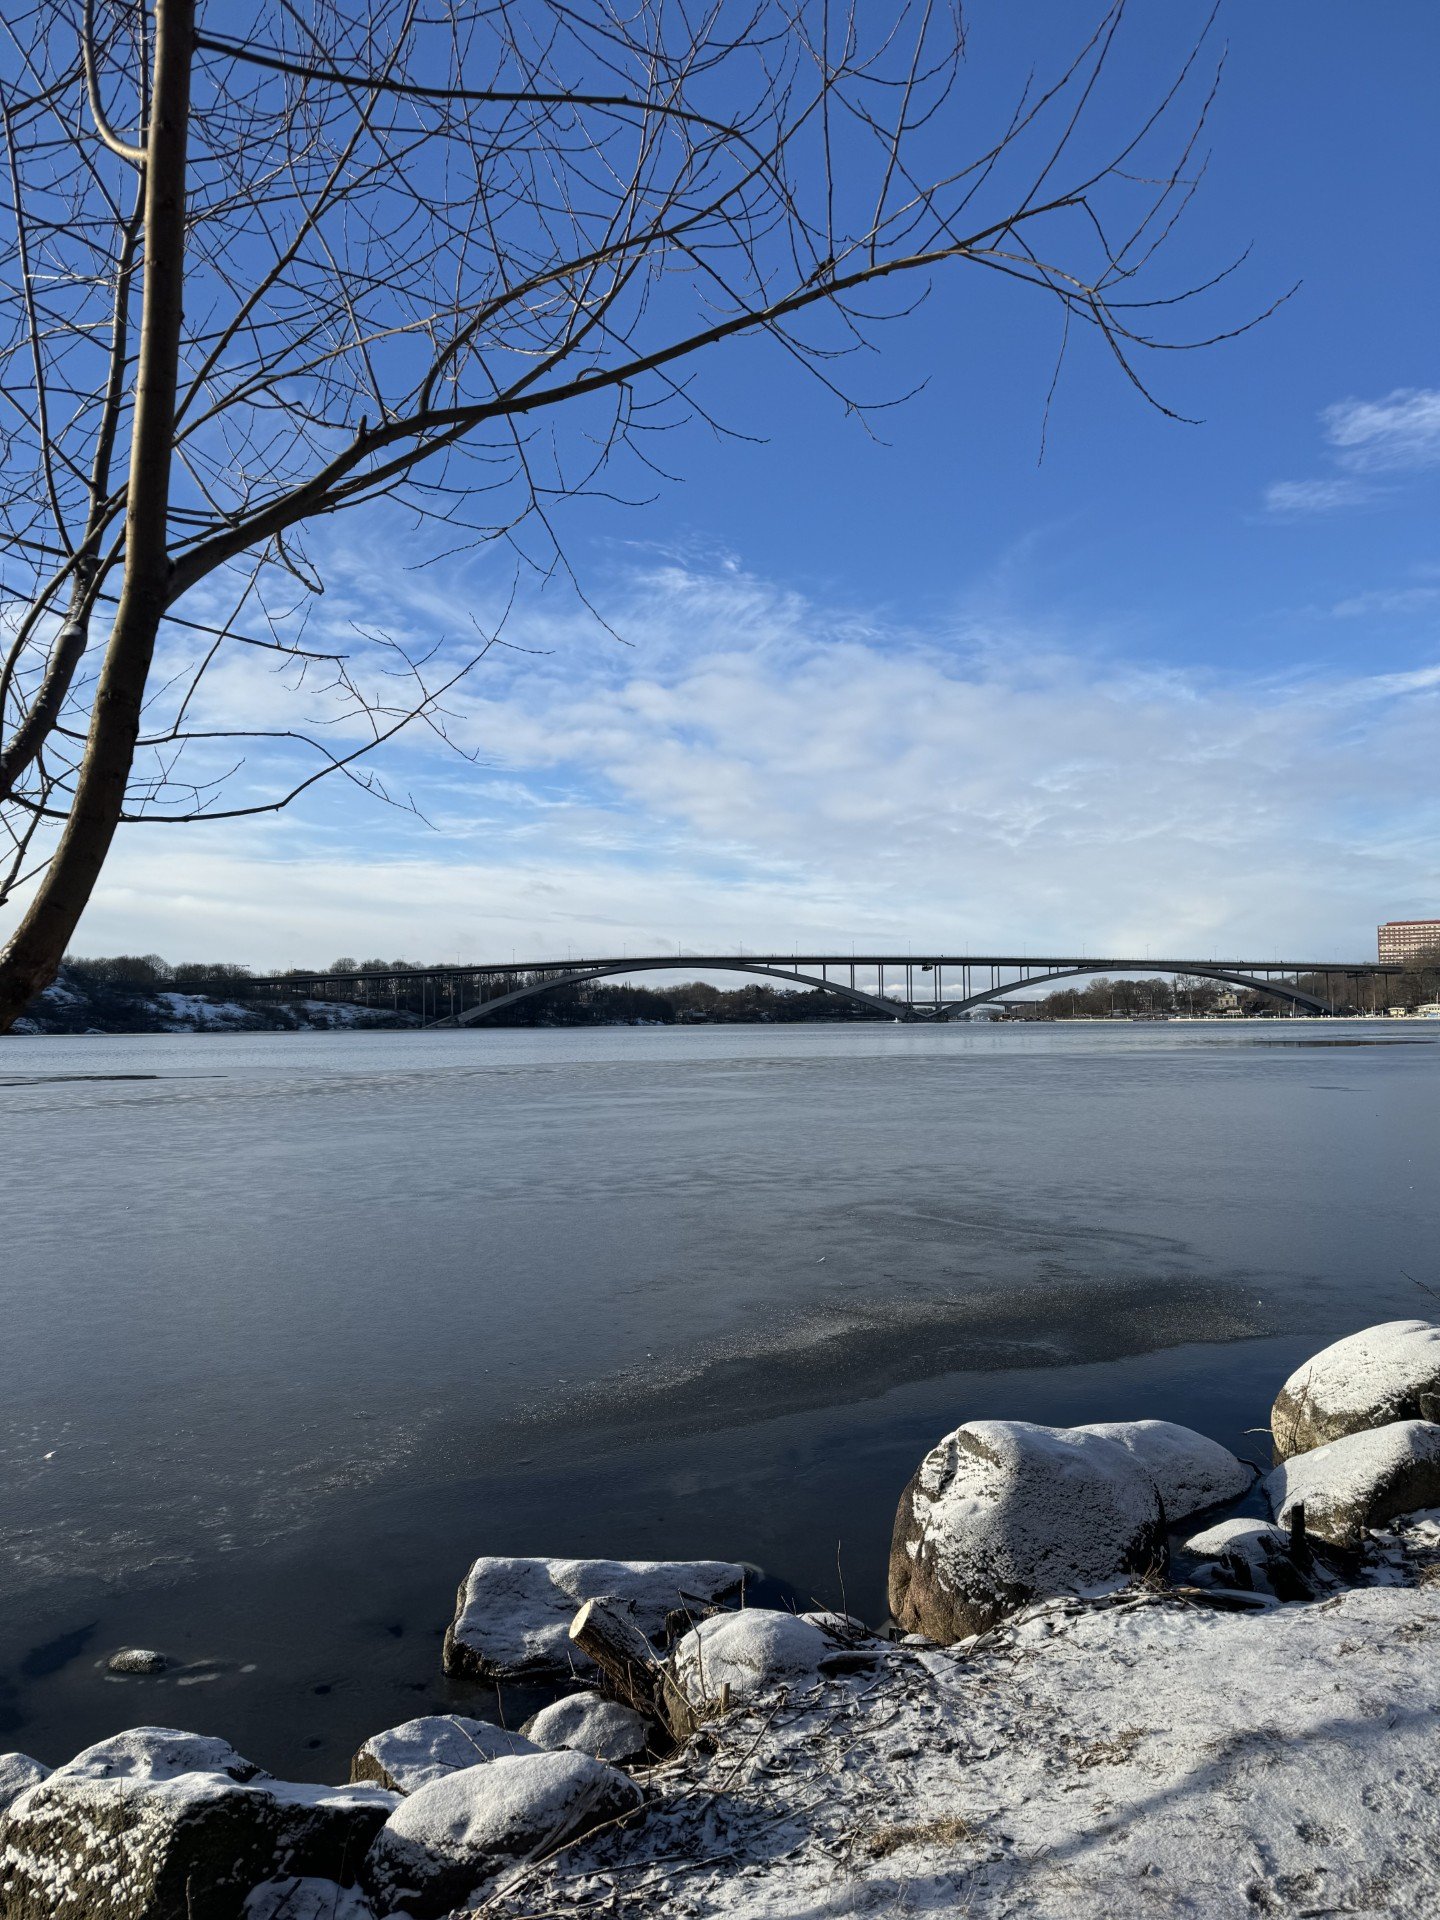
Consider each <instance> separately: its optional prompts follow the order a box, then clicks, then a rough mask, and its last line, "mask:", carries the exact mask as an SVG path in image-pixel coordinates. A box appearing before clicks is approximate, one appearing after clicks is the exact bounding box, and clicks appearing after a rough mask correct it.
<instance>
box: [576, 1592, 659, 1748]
mask: <svg viewBox="0 0 1440 1920" xmlns="http://www.w3.org/2000/svg"><path fill="white" fill-rule="evenodd" d="M570 1638H571V1639H572V1640H573V1641H574V1642H575V1644H576V1646H577V1647H578V1648H579V1649H580V1651H581V1652H582V1653H585V1654H588V1655H589V1656H590V1658H591V1659H592V1660H593V1661H594V1662H595V1664H596V1666H597V1667H598V1668H599V1669H600V1686H601V1690H602V1692H605V1693H608V1694H610V1695H611V1696H612V1698H614V1699H616V1700H618V1701H620V1703H621V1704H622V1705H623V1706H627V1707H633V1708H634V1709H635V1711H636V1713H643V1714H644V1715H645V1716H646V1717H647V1718H648V1719H654V1718H655V1717H656V1715H657V1714H659V1713H660V1711H661V1705H662V1700H663V1695H664V1691H665V1681H664V1673H663V1670H662V1668H661V1665H660V1662H659V1661H658V1660H657V1659H656V1658H655V1653H654V1649H653V1648H652V1647H651V1645H650V1642H649V1641H648V1640H647V1639H646V1638H645V1636H644V1634H643V1633H642V1632H641V1631H640V1629H639V1628H638V1627H637V1626H636V1625H635V1622H634V1621H633V1620H631V1619H630V1618H629V1616H628V1615H627V1614H624V1613H621V1612H620V1610H619V1609H618V1608H616V1607H610V1606H607V1605H606V1604H605V1602H604V1601H603V1600H587V1601H586V1602H585V1604H584V1606H583V1607H581V1609H580V1611H579V1612H578V1613H577V1614H576V1616H575V1618H574V1619H573V1620H572V1621H571V1623H570Z"/></svg>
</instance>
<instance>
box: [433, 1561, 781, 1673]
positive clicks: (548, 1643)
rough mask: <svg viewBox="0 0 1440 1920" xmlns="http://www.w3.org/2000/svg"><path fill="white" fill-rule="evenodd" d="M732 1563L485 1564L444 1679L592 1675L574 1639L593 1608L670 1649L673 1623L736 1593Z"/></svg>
mask: <svg viewBox="0 0 1440 1920" xmlns="http://www.w3.org/2000/svg"><path fill="white" fill-rule="evenodd" d="M744 1579H745V1569H744V1568H743V1567H741V1566H738V1565H736V1564H735V1563H734V1562H733V1561H728V1560H524V1559H505V1558H500V1557H498V1556H494V1555H487V1556H486V1557H485V1558H483V1559H480V1560H477V1561H476V1562H475V1564H474V1565H473V1566H472V1567H471V1569H470V1571H469V1573H468V1574H466V1576H465V1579H464V1582H463V1583H462V1585H461V1588H460V1592H459V1595H458V1597H457V1599H456V1603H455V1618H454V1620H453V1621H452V1622H451V1624H450V1627H449V1629H448V1630H447V1632H446V1635H445V1656H444V1658H445V1671H446V1672H447V1673H450V1674H458V1675H460V1676H462V1677H463V1678H465V1679H469V1680H519V1679H526V1680H530V1679H558V1678H563V1677H564V1676H565V1675H567V1674H570V1673H576V1672H583V1673H588V1672H590V1671H592V1668H591V1663H590V1662H589V1661H588V1660H587V1659H586V1657H585V1655H584V1654H582V1653H581V1652H580V1650H579V1648H578V1647H576V1646H575V1644H574V1642H573V1641H572V1640H571V1639H570V1622H571V1621H572V1620H573V1619H574V1617H575V1614H576V1612H577V1611H578V1610H579V1608H580V1607H581V1606H583V1605H584V1603H585V1602H586V1601H587V1600H605V1601H608V1602H609V1603H610V1604H611V1605H612V1606H616V1607H619V1608H621V1609H623V1610H624V1611H625V1612H627V1613H628V1614H629V1616H630V1618H631V1619H632V1620H633V1621H634V1623H635V1625H636V1626H637V1627H639V1629H640V1631H641V1632H642V1633H643V1634H644V1635H645V1636H646V1638H647V1639H649V1640H651V1641H653V1642H656V1643H663V1642H664V1640H665V1639H666V1636H667V1634H668V1633H669V1631H670V1630H671V1628H672V1625H673V1623H674V1622H676V1621H678V1622H679V1623H680V1624H681V1625H682V1626H683V1625H688V1624H689V1616H691V1615H696V1614H705V1613H708V1612H709V1611H710V1609H711V1608H712V1607H714V1606H716V1605H717V1604H718V1603H719V1602H720V1601H722V1600H724V1599H727V1598H729V1597H730V1596H731V1595H732V1594H735V1593H738V1592H739V1590H740V1588H741V1586H742V1585H743V1583H744Z"/></svg>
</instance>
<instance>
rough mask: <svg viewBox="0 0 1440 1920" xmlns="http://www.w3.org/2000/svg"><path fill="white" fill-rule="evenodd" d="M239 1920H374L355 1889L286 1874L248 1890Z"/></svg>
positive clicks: (359, 1893) (371, 1911)
mask: <svg viewBox="0 0 1440 1920" xmlns="http://www.w3.org/2000/svg"><path fill="white" fill-rule="evenodd" d="M241 1920H376V1916H375V1909H374V1908H373V1907H372V1906H371V1904H370V1902H369V1901H368V1900H367V1899H366V1898H365V1895H364V1894H363V1893H362V1892H361V1890H360V1888H359V1887H342V1886H341V1885H340V1884H339V1882H338V1881H335V1880H316V1879H314V1878H313V1877H312V1878H306V1879H302V1878H300V1877H299V1876H297V1875H295V1874H287V1875H286V1876H285V1877H284V1878H283V1879H281V1880H265V1881H262V1883H261V1884H260V1885H259V1886H258V1887H255V1888H253V1889H252V1890H251V1893H250V1896H249V1898H248V1899H247V1900H246V1902H245V1905H244V1907H243V1909H242V1910H241Z"/></svg>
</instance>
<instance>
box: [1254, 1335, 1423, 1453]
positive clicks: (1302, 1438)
mask: <svg viewBox="0 0 1440 1920" xmlns="http://www.w3.org/2000/svg"><path fill="white" fill-rule="evenodd" d="M1432 1396H1434V1398H1435V1399H1436V1401H1437V1402H1440V1326H1435V1325H1433V1324H1432V1323H1431V1322H1430V1321H1429V1320H1385V1321H1382V1322H1381V1323H1380V1325H1379V1326H1374V1327H1364V1328H1362V1329H1361V1331H1360V1332H1359V1333H1351V1334H1347V1335H1346V1337H1345V1339H1343V1340H1337V1341H1336V1342H1335V1344H1334V1345H1333V1346H1329V1347H1326V1348H1324V1349H1323V1350H1322V1351H1321V1352H1320V1353H1317V1354H1316V1355H1315V1357H1314V1359H1313V1360H1307V1361H1306V1362H1305V1364H1304V1366H1303V1367H1297V1368H1296V1370H1295V1372H1294V1373H1292V1374H1291V1376H1290V1378H1289V1379H1288V1380H1287V1381H1286V1382H1285V1384H1284V1386H1283V1387H1282V1388H1281V1389H1280V1391H1279V1393H1278V1394H1277V1395H1276V1398H1275V1405H1274V1407H1273V1408H1272V1409H1271V1412H1270V1438H1271V1444H1272V1446H1273V1447H1274V1449H1275V1458H1276V1460H1277V1462H1278V1461H1281V1460H1288V1459H1289V1458H1290V1456H1291V1455H1292V1454H1296V1453H1308V1452H1309V1450H1310V1449H1311V1448H1312V1447H1323V1446H1324V1445H1326V1443H1327V1442H1329V1441H1331V1440H1342V1439H1344V1437H1345V1435H1346V1434H1347V1433H1365V1432H1368V1431H1369V1429H1370V1428H1372V1427H1388V1426H1391V1425H1393V1423H1394V1422H1395V1421H1397V1420H1418V1419H1426V1418H1431V1417H1433V1414H1434V1411H1435V1409H1434V1407H1432V1406H1431V1405H1430V1404H1429V1403H1430V1401H1431V1399H1432ZM1422 1401H1423V1402H1425V1403H1426V1404H1423V1405H1422Z"/></svg>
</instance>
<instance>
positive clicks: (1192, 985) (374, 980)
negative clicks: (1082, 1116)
mask: <svg viewBox="0 0 1440 1920" xmlns="http://www.w3.org/2000/svg"><path fill="white" fill-rule="evenodd" d="M65 965H66V966H67V967H68V968H69V970H70V972H71V973H72V974H74V975H76V976H77V977H79V978H80V979H82V980H84V981H87V982H89V983H90V984H91V985H92V986H94V987H100V988H112V989H113V988H115V987H126V986H129V987H138V988H140V989H141V990H143V991H148V992H165V991H167V990H170V991H180V992H191V991H194V990H196V989H197V988H202V987H203V988H205V989H208V990H210V991H211V992H215V991H216V990H217V989H218V990H221V991H223V993H224V995H225V996H226V997H227V998H231V999H237V1000H243V999H246V998H248V997H252V996H255V995H259V994H263V995H264V996H265V997H266V998H268V999H273V998H275V997H276V996H277V990H283V988H284V986H285V983H286V982H287V981H288V980H290V979H292V978H293V979H295V981H296V985H295V989H294V997H297V998H298V997H301V996H304V997H307V998H313V997H317V996H318V997H321V998H333V999H343V1000H347V1001H349V1000H354V1001H358V1002H359V1003H360V1004H362V1005H367V1006H372V1007H388V1008H390V1009H391V1010H392V1011H393V1012H396V1013H409V1014H413V1015H414V1016H415V1017H416V1018H417V1019H420V1020H434V1019H439V1018H441V1017H443V1016H444V1015H446V1014H449V1013H456V1012H460V1011H464V1010H468V1009H469V1008H471V1007H474V1006H476V1005H477V1004H478V1003H479V1002H480V1001H481V1000H484V999H495V998H499V997H501V996H502V995H504V994H508V993H511V992H513V991H515V990H516V989H517V988H520V987H524V986H530V985H535V984H538V983H539V982H540V981H541V980H543V979H544V978H545V976H544V975H543V974H537V973H527V972H522V971H519V970H517V971H516V972H515V973H513V974H505V975H502V976H499V977H497V976H495V975H494V974H487V975H482V974H479V973H476V974H466V973H465V972H464V971H463V970H462V971H459V972H456V973H454V974H452V975H450V976H449V977H448V978H447V979H445V980H439V981H437V980H432V979H427V978H426V977H425V972H426V969H425V965H424V963H422V962H420V961H417V960H385V959H369V960H355V959H352V958H350V957H349V956H348V955H345V956H342V957H341V958H339V959H338V960H333V961H331V963H330V965H329V966H328V967H326V968H323V969H320V970H319V971H321V972H323V973H326V974H329V975H332V976H334V985H333V986H328V987H327V985H325V984H321V985H320V986H318V987H317V986H316V984H315V971H316V970H315V969H300V968H291V969H288V970H282V969H272V970H271V971H270V972H268V973H256V972H254V971H253V970H252V969H251V968H249V967H245V966H239V965H237V964H236V963H235V962H233V961H228V960H206V961H201V960H182V961H178V962H176V963H174V964H173V965H172V963H171V962H170V961H168V960H165V959H162V957H161V956H160V955H159V954H158V953H146V954H112V955H109V956H107V957H104V958H100V959H86V958H84V957H81V956H74V957H67V959H66V962H65ZM356 974H365V975H369V976H370V978H368V979H366V980H365V981H363V982H361V983H360V984H358V985H357V984H355V982H354V980H353V976H355V975H356ZM1293 984H1294V985H1296V986H1298V987H1299V988H1301V990H1302V991H1304V992H1307V993H1313V994H1314V995H1315V996H1316V997H1317V998H1318V999H1320V1000H1323V1001H1326V1002H1327V1004H1329V1005H1331V1006H1332V1008H1333V1010H1334V1011H1335V1012H1337V1013H1383V1012H1385V1011H1386V1010H1387V1009H1388V1008H1390V1007H1404V1008H1406V1009H1411V1008H1414V1007H1418V1006H1422V1005H1424V1004H1426V1003H1427V1002H1432V1001H1437V1000H1440V952H1436V953H1433V954H1422V955H1420V956H1419V957H1418V958H1416V959H1415V960H1413V961H1411V962H1409V963H1408V964H1407V965H1406V967H1405V969H1404V971H1403V972H1401V973H1396V974H1388V975H1385V976H1383V977H1380V978H1375V977H1362V978H1359V979H1356V980H1342V979H1341V978H1340V977H1338V976H1336V977H1335V978H1333V979H1330V980H1326V979H1325V977H1324V976H1323V975H1318V974H1317V975H1308V974H1302V975H1300V976H1298V977H1297V978H1296V980H1295V981H1294V983H1293ZM1282 1006H1283V1003H1282V1002H1280V1001H1278V1000H1276V999H1275V998H1274V997H1273V996H1272V995H1270V994H1267V993H1256V992H1253V991H1251V990H1249V989H1247V988H1239V987H1231V986H1227V985H1225V984H1224V983H1223V982H1222V981H1218V980H1207V979H1204V978H1201V977H1199V976H1197V975H1190V974H1181V975H1178V976H1176V977H1174V978H1165V977H1162V976H1158V975H1157V976H1155V977H1153V978H1150V979H1133V978H1125V979H1108V978H1105V977H1103V976H1102V977H1100V978H1098V979H1094V980H1090V981H1085V982H1077V983H1076V984H1075V985H1073V986H1064V987H1061V988H1058V989H1057V990H1056V991H1055V992H1053V993H1048V994H1045V995H1044V996H1043V997H1041V998H1038V999H1033V1000H1015V1001H1011V1002H1009V1003H1008V1005H1007V1007H1006V1011H1007V1013H1008V1014H1009V1015H1010V1017H1011V1018H1019V1019H1026V1020H1103V1019H1107V1018H1110V1017H1112V1016H1113V1017H1115V1018H1125V1019H1145V1018H1156V1017H1159V1016H1161V1015H1186V1014H1189V1015H1197V1016H1198V1015H1204V1014H1218V1013H1223V1012H1238V1013H1242V1014H1246V1015H1250V1016H1256V1015H1264V1014H1271V1013H1276V1012H1279V1011H1281V1010H1282ZM900 1011H901V1008H900V1006H899V1005H898V1003H897V1006H896V1013H897V1014H898V1013H899V1012H900ZM888 1017H890V1016H887V1015H886V1014H884V1013H880V1012H872V1011H871V1010H870V1009H869V1008H868V1007H864V1006H860V1005H858V1004H856V1003H855V1002H853V1001H847V1000H843V999H841V998H840V997H839V996H838V995H837V994H833V993H826V992H823V991H822V990H821V989H819V988H812V989H809V990H800V989H794V988H785V987H772V986H769V985H767V984H764V983H762V982H760V981H754V982H747V983H746V984H745V985H744V986H740V987H733V988H730V989H728V990H726V989H723V988H720V987H714V986H711V985H710V984H709V983H708V982H706V981H703V980H692V981H690V982H688V983H687V984H685V985H683V986H666V987H645V986H631V985H629V984H626V983H612V982H608V981H598V980H596V981H582V982H579V983H578V984H574V985H570V986H565V987H555V988H552V989H551V991H550V992H548V993H544V994H537V995H535V996H534V997H532V998H530V999H526V1000H522V1001H520V1002H519V1003H518V1004H516V1005H514V1006H510V1007H503V1008H501V1009H499V1010H498V1011H497V1012H495V1013H493V1014H491V1015H489V1016H488V1018H489V1020H490V1021H491V1023H492V1024H494V1025H495V1026H504V1027H569V1026H613V1025H616V1024H625V1023H630V1022H634V1021H649V1022H653V1023H655V1024H657V1025H662V1026H672V1025H676V1024H687V1023H700V1022H737V1023H738V1022H745V1023H753V1022H757V1021H759V1022H773V1023H775V1024H777V1025H778V1024H782V1023H789V1022H794V1021H804V1020H830V1021H834V1020H847V1021H849V1020H884V1019H886V1018H888Z"/></svg>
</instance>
